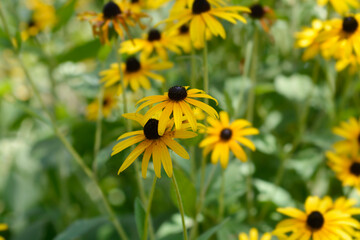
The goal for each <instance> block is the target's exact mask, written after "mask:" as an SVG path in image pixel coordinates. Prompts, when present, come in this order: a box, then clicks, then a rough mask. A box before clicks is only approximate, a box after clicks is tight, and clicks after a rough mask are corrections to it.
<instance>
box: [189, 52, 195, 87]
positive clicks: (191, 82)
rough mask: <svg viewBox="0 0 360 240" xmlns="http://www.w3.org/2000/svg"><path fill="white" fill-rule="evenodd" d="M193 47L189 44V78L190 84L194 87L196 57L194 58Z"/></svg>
mask: <svg viewBox="0 0 360 240" xmlns="http://www.w3.org/2000/svg"><path fill="white" fill-rule="evenodd" d="M195 57H196V56H195V48H194V46H193V45H191V75H190V76H191V78H190V86H191V87H192V88H196V58H195Z"/></svg>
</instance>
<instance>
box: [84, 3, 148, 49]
mask: <svg viewBox="0 0 360 240" xmlns="http://www.w3.org/2000/svg"><path fill="white" fill-rule="evenodd" d="M143 17H147V15H146V14H144V13H135V12H132V11H131V10H130V9H121V7H120V4H117V3H115V2H113V1H109V2H108V3H106V4H105V5H104V7H103V9H102V12H101V13H96V12H85V13H82V14H79V19H80V20H85V21H89V22H90V24H91V26H92V30H93V34H94V36H99V38H100V42H101V43H108V42H109V31H110V29H112V28H113V29H114V30H115V31H116V33H117V34H118V35H119V36H120V37H121V38H124V35H125V34H124V30H125V32H128V31H129V29H128V26H134V25H135V24H136V23H139V24H140V19H141V18H143ZM140 26H142V25H141V24H140Z"/></svg>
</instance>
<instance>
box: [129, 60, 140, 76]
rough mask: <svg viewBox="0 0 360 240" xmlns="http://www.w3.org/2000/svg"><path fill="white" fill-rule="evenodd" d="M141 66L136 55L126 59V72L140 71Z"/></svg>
mask: <svg viewBox="0 0 360 240" xmlns="http://www.w3.org/2000/svg"><path fill="white" fill-rule="evenodd" d="M140 68H141V64H140V62H139V61H138V60H137V59H136V57H129V58H128V59H126V72H128V73H133V72H137V71H139V70H140Z"/></svg>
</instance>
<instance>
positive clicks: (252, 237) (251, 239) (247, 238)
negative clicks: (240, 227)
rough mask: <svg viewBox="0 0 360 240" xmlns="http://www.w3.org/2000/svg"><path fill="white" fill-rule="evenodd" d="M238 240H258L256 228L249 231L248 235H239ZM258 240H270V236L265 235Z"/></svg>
mask: <svg viewBox="0 0 360 240" xmlns="http://www.w3.org/2000/svg"><path fill="white" fill-rule="evenodd" d="M239 240H259V231H258V230H257V229H256V228H252V229H250V233H249V235H247V234H246V233H240V234H239ZM260 240H271V234H270V233H265V234H264V235H263V236H262V237H261V238H260Z"/></svg>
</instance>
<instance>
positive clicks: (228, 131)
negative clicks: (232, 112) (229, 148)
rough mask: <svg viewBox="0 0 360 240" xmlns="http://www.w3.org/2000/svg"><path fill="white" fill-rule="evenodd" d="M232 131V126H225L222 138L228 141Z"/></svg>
mask: <svg viewBox="0 0 360 240" xmlns="http://www.w3.org/2000/svg"><path fill="white" fill-rule="evenodd" d="M231 136H232V131H231V129H230V128H224V129H223V130H222V131H221V133H220V138H221V140H224V141H227V140H229V139H230V138H231Z"/></svg>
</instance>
